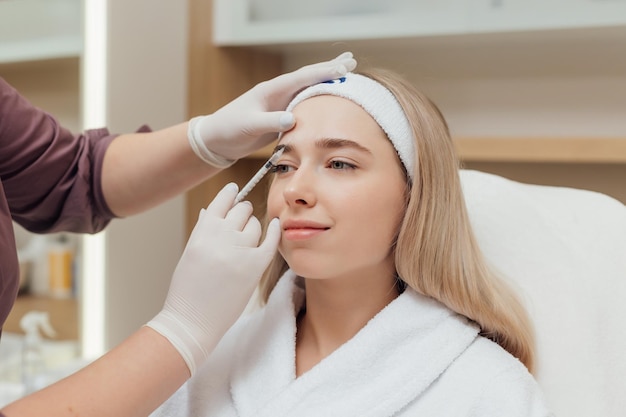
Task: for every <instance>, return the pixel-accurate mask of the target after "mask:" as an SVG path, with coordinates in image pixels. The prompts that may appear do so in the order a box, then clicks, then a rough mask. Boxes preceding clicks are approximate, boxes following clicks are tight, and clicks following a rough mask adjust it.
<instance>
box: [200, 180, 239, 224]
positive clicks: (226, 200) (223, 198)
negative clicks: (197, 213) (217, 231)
mask: <svg viewBox="0 0 626 417" xmlns="http://www.w3.org/2000/svg"><path fill="white" fill-rule="evenodd" d="M238 192H239V186H237V184H235V183H234V182H231V183H228V184H226V185H225V186H224V188H222V189H221V190H220V191H219V192H218V193H217V195H216V196H215V198H214V199H213V201H211V203H210V204H209V205H208V207H207V208H206V213H205V214H209V215H211V216H215V217H219V218H221V219H223V218H225V217H226V214H227V213H228V211H229V210H230V208H231V207H232V206H233V203H234V202H235V197H237V193H238Z"/></svg>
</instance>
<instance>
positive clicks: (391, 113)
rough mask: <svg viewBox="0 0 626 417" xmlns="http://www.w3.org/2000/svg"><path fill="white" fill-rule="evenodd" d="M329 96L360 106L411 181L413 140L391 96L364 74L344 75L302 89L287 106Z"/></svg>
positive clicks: (407, 125)
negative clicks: (375, 124) (390, 147)
mask: <svg viewBox="0 0 626 417" xmlns="http://www.w3.org/2000/svg"><path fill="white" fill-rule="evenodd" d="M320 95H332V96H338V97H343V98H346V99H348V100H351V101H353V102H355V103H356V104H358V105H359V106H361V107H362V108H363V109H364V110H365V111H366V112H368V113H369V115H370V116H372V117H373V118H374V120H375V121H376V123H378V125H379V126H380V127H381V128H382V129H383V131H384V132H385V134H387V137H388V138H389V140H390V141H391V144H392V145H393V147H394V148H395V149H396V152H397V153H398V156H399V157H400V161H402V163H403V164H404V167H405V168H406V171H407V173H408V175H409V178H410V179H411V180H413V172H414V171H413V170H414V168H415V140H414V138H413V133H412V131H411V126H410V125H409V121H408V119H407V118H406V115H405V114H404V111H403V110H402V107H401V106H400V103H398V101H397V100H396V98H395V97H394V95H393V94H392V93H391V92H390V91H389V90H387V89H386V88H385V87H383V86H382V85H381V84H379V83H377V82H376V81H374V80H372V79H371V78H369V77H365V76H363V75H359V74H354V73H351V72H349V73H347V74H346V75H345V76H343V77H341V78H337V79H335V80H331V81H326V82H323V83H319V84H315V85H312V86H310V87H308V88H306V89H304V90H302V91H301V92H300V93H299V94H298V95H296V97H294V99H293V100H292V101H291V103H289V105H288V106H287V111H291V110H292V109H293V108H294V107H296V105H297V104H298V103H300V102H302V101H304V100H306V99H307V98H311V97H315V96H320Z"/></svg>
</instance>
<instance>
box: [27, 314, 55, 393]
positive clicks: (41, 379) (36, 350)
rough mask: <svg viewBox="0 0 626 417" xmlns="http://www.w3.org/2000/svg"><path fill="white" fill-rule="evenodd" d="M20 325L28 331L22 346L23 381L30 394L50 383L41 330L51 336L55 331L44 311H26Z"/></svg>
mask: <svg viewBox="0 0 626 417" xmlns="http://www.w3.org/2000/svg"><path fill="white" fill-rule="evenodd" d="M20 327H21V328H22V330H24V332H25V333H26V336H25V337H24V346H23V348H22V383H23V384H24V389H25V394H26V395H28V394H30V393H32V392H35V391H38V390H40V389H42V388H43V387H45V386H46V385H47V384H48V380H47V376H46V371H47V369H46V363H45V361H44V357H43V352H42V338H41V334H40V333H39V331H40V330H41V331H43V332H44V333H45V334H46V335H47V336H50V337H53V336H54V335H55V331H54V329H53V328H52V326H51V325H50V318H49V315H48V313H46V312H42V311H30V312H28V313H26V314H25V315H24V317H22V319H21V320H20Z"/></svg>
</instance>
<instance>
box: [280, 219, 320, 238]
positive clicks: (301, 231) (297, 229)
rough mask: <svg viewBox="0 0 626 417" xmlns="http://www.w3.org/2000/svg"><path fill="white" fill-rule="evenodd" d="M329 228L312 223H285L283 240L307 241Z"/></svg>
mask: <svg viewBox="0 0 626 417" xmlns="http://www.w3.org/2000/svg"><path fill="white" fill-rule="evenodd" d="M328 229H329V227H326V226H323V225H321V224H318V223H314V222H304V221H286V222H285V223H284V224H283V238H284V239H286V240H292V241H295V240H307V239H311V238H313V237H316V236H318V235H320V234H321V233H323V232H325V231H326V230H328Z"/></svg>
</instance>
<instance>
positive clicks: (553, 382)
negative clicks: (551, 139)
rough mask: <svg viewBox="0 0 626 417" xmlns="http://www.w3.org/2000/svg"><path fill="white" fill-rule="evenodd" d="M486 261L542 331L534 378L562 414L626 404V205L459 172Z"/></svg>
mask: <svg viewBox="0 0 626 417" xmlns="http://www.w3.org/2000/svg"><path fill="white" fill-rule="evenodd" d="M461 181H462V184H463V190H464V194H465V199H466V203H467V207H468V210H469V215H470V219H471V222H472V226H473V228H474V231H475V234H476V237H477V239H478V243H479V245H480V246H481V248H482V250H483V252H484V254H485V256H486V258H487V260H488V261H489V262H490V263H491V265H492V266H493V267H495V269H496V270H498V271H500V272H501V273H503V274H504V276H505V277H506V278H507V279H508V280H510V282H512V285H513V286H514V287H516V288H517V290H518V291H519V294H520V296H521V298H522V301H523V302H524V303H525V305H526V306H527V308H528V310H529V313H530V315H531V318H532V320H533V323H534V326H535V331H536V335H537V372H536V377H537V380H538V382H539V384H540V385H541V386H542V388H543V391H544V393H545V395H546V399H547V401H548V403H549V404H550V405H551V407H552V409H553V411H554V412H555V413H556V415H557V416H569V417H576V416H581V417H582V416H585V417H587V416H607V417H610V416H618V415H620V416H623V415H624V414H623V413H625V412H626V411H625V410H626V394H625V393H626V324H625V323H624V322H625V321H626V207H625V206H624V204H622V203H620V202H619V201H617V200H615V199H613V198H611V197H609V196H606V195H603V194H599V193H596V192H591V191H585V190H578V189H572V188H565V187H551V186H541V185H531V184H522V183H519V182H515V181H511V180H508V179H505V178H502V177H499V176H496V175H493V174H487V173H484V172H479V171H471V170H461Z"/></svg>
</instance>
